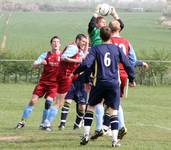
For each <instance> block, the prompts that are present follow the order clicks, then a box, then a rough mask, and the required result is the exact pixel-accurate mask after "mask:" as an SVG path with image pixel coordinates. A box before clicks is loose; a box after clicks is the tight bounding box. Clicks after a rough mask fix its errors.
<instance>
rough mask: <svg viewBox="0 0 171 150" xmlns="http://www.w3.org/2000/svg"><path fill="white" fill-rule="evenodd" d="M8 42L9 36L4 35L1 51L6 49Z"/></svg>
mask: <svg viewBox="0 0 171 150" xmlns="http://www.w3.org/2000/svg"><path fill="white" fill-rule="evenodd" d="M6 41H7V36H6V35H4V37H3V40H2V43H1V49H4V48H5V46H6Z"/></svg>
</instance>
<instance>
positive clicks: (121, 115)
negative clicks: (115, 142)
mask: <svg viewBox="0 0 171 150" xmlns="http://www.w3.org/2000/svg"><path fill="white" fill-rule="evenodd" d="M118 120H119V133H118V139H120V140H121V139H122V138H123V137H124V136H125V135H126V134H127V128H126V127H125V121H124V113H123V109H122V106H121V105H119V111H118Z"/></svg>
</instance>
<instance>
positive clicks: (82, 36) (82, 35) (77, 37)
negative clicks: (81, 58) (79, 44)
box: [75, 33, 87, 40]
mask: <svg viewBox="0 0 171 150" xmlns="http://www.w3.org/2000/svg"><path fill="white" fill-rule="evenodd" d="M82 38H87V36H86V35H85V34H82V33H80V34H78V35H77V36H76V38H75V40H78V39H79V40H81V39H82Z"/></svg>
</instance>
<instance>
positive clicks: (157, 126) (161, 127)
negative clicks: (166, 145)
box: [136, 122, 171, 131]
mask: <svg viewBox="0 0 171 150" xmlns="http://www.w3.org/2000/svg"><path fill="white" fill-rule="evenodd" d="M136 125H138V126H142V127H155V128H160V129H164V130H168V131H171V128H169V127H165V126H160V125H152V124H144V123H139V122H138V123H136Z"/></svg>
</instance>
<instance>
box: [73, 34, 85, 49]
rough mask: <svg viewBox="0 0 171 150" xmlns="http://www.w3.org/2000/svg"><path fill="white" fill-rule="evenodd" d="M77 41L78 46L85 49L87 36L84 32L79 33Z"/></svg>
mask: <svg viewBox="0 0 171 150" xmlns="http://www.w3.org/2000/svg"><path fill="white" fill-rule="evenodd" d="M75 43H76V44H77V46H78V48H80V49H84V48H85V46H86V44H87V36H86V35H84V34H82V33H81V34H78V35H77V36H76V38H75Z"/></svg>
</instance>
